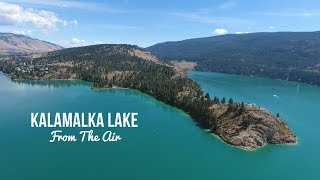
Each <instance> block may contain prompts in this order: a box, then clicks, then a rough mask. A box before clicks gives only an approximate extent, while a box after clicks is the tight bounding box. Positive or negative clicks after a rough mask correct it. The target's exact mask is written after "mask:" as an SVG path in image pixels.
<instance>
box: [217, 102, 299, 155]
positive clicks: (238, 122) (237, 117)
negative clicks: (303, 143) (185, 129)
mask: <svg viewBox="0 0 320 180" xmlns="http://www.w3.org/2000/svg"><path fill="white" fill-rule="evenodd" d="M234 106H235V107H234V108H229V106H228V105H225V104H222V105H221V104H220V105H215V106H214V107H213V108H214V109H215V111H214V112H215V116H216V117H217V120H216V123H215V126H214V128H213V129H212V130H213V132H214V133H215V134H217V135H218V136H220V138H221V139H222V140H223V141H225V142H227V143H229V144H231V145H234V146H238V147H241V148H243V149H246V150H254V149H256V148H258V147H261V146H264V145H265V144H267V143H270V144H291V143H296V136H295V135H294V134H293V132H292V131H291V130H290V128H289V127H288V125H287V124H286V123H285V122H284V121H283V120H281V119H280V118H279V117H276V116H274V115H273V114H272V113H271V112H269V111H267V110H265V109H263V108H260V107H257V106H254V105H251V104H244V106H243V107H242V109H241V110H240V108H241V107H240V106H241V104H235V105H234Z"/></svg>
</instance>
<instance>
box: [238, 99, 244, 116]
mask: <svg viewBox="0 0 320 180" xmlns="http://www.w3.org/2000/svg"><path fill="white" fill-rule="evenodd" d="M244 110H245V107H244V103H243V102H242V103H241V105H240V109H239V114H242V113H243V112H244Z"/></svg>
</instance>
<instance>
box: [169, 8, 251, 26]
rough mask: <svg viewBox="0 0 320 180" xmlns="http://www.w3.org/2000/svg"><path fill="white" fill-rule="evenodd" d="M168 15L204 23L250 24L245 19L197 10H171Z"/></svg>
mask: <svg viewBox="0 0 320 180" xmlns="http://www.w3.org/2000/svg"><path fill="white" fill-rule="evenodd" d="M168 15H170V16H175V17H178V18H181V19H183V20H185V21H190V22H197V23H204V24H217V23H219V24H222V23H224V24H226V23H227V24H244V23H245V24H250V23H251V22H250V21H248V20H245V19H239V18H233V17H218V16H214V15H212V14H208V13H203V12H201V11H198V12H171V13H168Z"/></svg>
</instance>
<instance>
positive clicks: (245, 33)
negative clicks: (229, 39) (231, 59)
mask: <svg viewBox="0 0 320 180" xmlns="http://www.w3.org/2000/svg"><path fill="white" fill-rule="evenodd" d="M236 34H249V32H236Z"/></svg>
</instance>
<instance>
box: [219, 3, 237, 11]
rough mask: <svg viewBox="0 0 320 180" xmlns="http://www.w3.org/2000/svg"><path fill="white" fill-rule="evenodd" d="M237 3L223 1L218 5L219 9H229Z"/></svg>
mask: <svg viewBox="0 0 320 180" xmlns="http://www.w3.org/2000/svg"><path fill="white" fill-rule="evenodd" d="M236 5H237V3H235V2H225V3H223V4H220V5H219V7H218V8H219V9H230V8H233V7H235V6H236Z"/></svg>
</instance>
